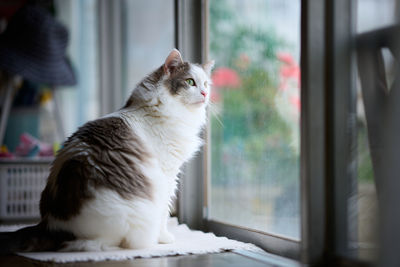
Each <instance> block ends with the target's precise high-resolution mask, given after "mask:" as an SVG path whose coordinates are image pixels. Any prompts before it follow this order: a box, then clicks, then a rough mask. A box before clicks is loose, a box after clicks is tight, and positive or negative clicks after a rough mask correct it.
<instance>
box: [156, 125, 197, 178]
mask: <svg viewBox="0 0 400 267" xmlns="http://www.w3.org/2000/svg"><path fill="white" fill-rule="evenodd" d="M200 144H201V140H200V138H199V137H198V136H197V134H196V133H195V132H194V131H193V132H186V133H185V134H183V133H176V132H175V133H172V132H164V133H160V132H158V134H157V135H156V136H155V138H154V139H153V140H152V146H151V147H152V154H153V155H154V156H155V157H156V158H157V159H158V161H159V163H160V165H161V167H162V169H163V171H164V172H166V174H168V175H176V174H177V173H178V172H179V168H180V167H181V166H182V164H183V163H184V162H186V161H188V160H189V159H190V158H191V157H192V156H193V154H194V153H195V152H196V151H197V150H198V148H199V146H200Z"/></svg>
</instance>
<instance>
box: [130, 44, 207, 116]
mask: <svg viewBox="0 0 400 267" xmlns="http://www.w3.org/2000/svg"><path fill="white" fill-rule="evenodd" d="M213 66H214V61H209V62H207V63H205V64H202V65H198V64H192V63H189V62H184V61H183V60H182V57H181V54H180V53H179V51H178V50H176V49H173V50H172V51H171V52H170V53H169V55H168V56H167V58H166V59H165V62H164V64H163V65H162V66H160V67H159V68H158V69H157V70H155V71H154V72H153V73H151V74H150V75H148V76H147V77H146V78H144V79H143V80H142V81H141V82H140V83H139V84H138V86H137V87H136V88H135V90H133V92H132V95H131V96H130V98H129V99H128V101H127V102H126V104H125V106H124V108H129V107H159V108H161V106H160V104H162V107H163V108H166V109H168V110H171V111H173V110H177V109H171V107H172V106H176V107H177V108H178V110H179V107H182V106H184V107H186V108H187V109H189V110H199V109H204V107H205V106H206V105H207V104H208V102H209V99H210V93H211V78H210V74H211V69H212V68H213ZM163 110H164V109H163Z"/></svg>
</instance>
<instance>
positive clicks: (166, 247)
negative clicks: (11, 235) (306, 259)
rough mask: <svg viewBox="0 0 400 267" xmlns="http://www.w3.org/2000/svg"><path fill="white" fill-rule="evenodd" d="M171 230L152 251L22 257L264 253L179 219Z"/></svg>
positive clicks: (54, 258)
mask: <svg viewBox="0 0 400 267" xmlns="http://www.w3.org/2000/svg"><path fill="white" fill-rule="evenodd" d="M16 228H17V227H14V228H8V229H6V228H4V227H0V231H7V230H9V231H11V230H15V229H16ZM168 229H169V231H170V232H171V233H172V234H173V235H174V236H175V242H174V243H173V244H158V245H156V246H155V247H154V248H151V249H139V250H126V249H125V250H122V249H121V250H117V251H102V252H29V253H19V255H21V256H24V257H27V258H30V259H34V260H39V261H46V262H57V263H66V262H83V261H106V260H118V261H122V260H130V259H134V258H150V257H161V256H173V255H188V254H205V253H216V252H223V251H230V250H235V249H239V250H250V251H254V252H261V251H262V250H261V249H260V248H258V247H257V246H255V245H253V244H249V243H243V242H239V241H236V240H232V239H228V238H226V237H217V236H215V235H214V234H213V233H204V232H201V231H193V230H190V229H189V228H188V227H187V226H186V225H185V224H180V225H179V224H178V220H177V219H176V218H171V219H170V221H169V222H168Z"/></svg>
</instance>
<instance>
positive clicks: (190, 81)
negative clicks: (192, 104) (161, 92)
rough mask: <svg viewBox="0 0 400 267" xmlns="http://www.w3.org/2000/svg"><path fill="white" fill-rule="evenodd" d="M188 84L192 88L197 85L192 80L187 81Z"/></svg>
mask: <svg viewBox="0 0 400 267" xmlns="http://www.w3.org/2000/svg"><path fill="white" fill-rule="evenodd" d="M186 83H187V84H189V85H190V86H195V85H196V83H195V82H194V80H193V79H192V78H190V79H186Z"/></svg>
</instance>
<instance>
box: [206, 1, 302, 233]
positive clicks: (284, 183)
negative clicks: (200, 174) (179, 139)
mask: <svg viewBox="0 0 400 267" xmlns="http://www.w3.org/2000/svg"><path fill="white" fill-rule="evenodd" d="M299 55H300V1H292V0H264V1H263V0H257V1H245V0H225V1H220V0H218V1H217V0H211V1H210V58H212V59H215V61H216V67H215V69H214V72H213V76H212V79H213V92H212V96H211V101H212V105H211V106H210V111H211V116H210V124H211V126H210V127H211V140H210V147H211V149H210V151H211V152H210V153H211V155H210V156H211V179H210V185H209V187H210V191H209V192H210V195H209V196H208V197H209V203H210V204H209V207H208V208H209V210H208V211H209V213H208V217H209V219H212V220H217V221H221V222H226V223H230V224H234V225H238V226H243V227H246V228H251V229H255V230H259V231H264V232H269V233H273V234H277V235H284V236H288V237H291V238H294V239H299V237H300V233H299V230H300V225H299V223H300V221H299V216H300V215H299V209H300V195H299V193H300V191H299V180H300V179H299V154H300V129H299V120H300V68H299Z"/></svg>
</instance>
